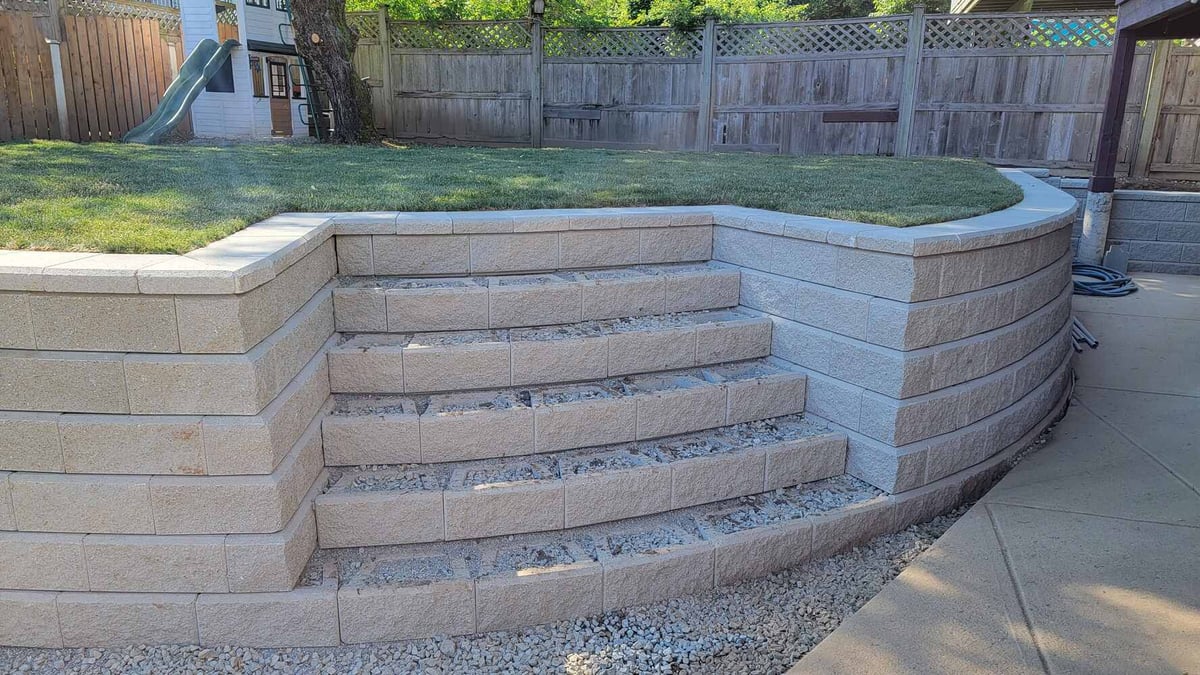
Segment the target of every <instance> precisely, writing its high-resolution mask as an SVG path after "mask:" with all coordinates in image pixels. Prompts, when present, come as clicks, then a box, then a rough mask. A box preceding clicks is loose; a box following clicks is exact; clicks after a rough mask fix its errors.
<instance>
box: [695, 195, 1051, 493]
mask: <svg viewBox="0 0 1200 675" xmlns="http://www.w3.org/2000/svg"><path fill="white" fill-rule="evenodd" d="M1006 175H1008V177H1009V178H1010V179H1012V180H1014V181H1015V182H1017V183H1018V184H1019V185H1021V187H1022V188H1023V189H1024V190H1025V199H1024V201H1022V202H1021V203H1020V204H1018V205H1017V206H1014V207H1013V208H1010V209H1007V210H1005V211H1000V212H996V213H992V214H987V215H985V216H980V217H977V218H971V219H966V220H963V221H957V222H953V223H942V224H937V225H927V226H921V227H914V228H906V229H892V228H884V227H878V226H870V225H861V224H854V223H846V222H841V221H831V220H825V219H820V218H801V217H795V216H786V215H784V214H777V213H771V212H765V211H758V210H754V209H742V208H736V207H719V208H717V209H715V210H714V217H715V220H716V225H717V226H716V228H715V231H714V243H713V257H714V259H716V260H718V261H721V262H725V263H729V264H733V265H737V266H739V267H741V268H742V270H743V273H742V292H741V293H742V297H741V304H742V305H743V306H745V307H748V308H751V309H755V310H758V311H760V312H762V313H764V314H765V315H767V316H769V317H771V319H772V320H773V321H774V324H775V326H774V331H773V345H772V353H773V355H774V356H776V357H778V358H781V359H784V360H787V361H790V362H792V363H795V364H797V365H799V366H801V367H802V368H804V369H805V371H806V372H807V374H808V375H809V392H808V406H807V411H808V413H809V414H811V415H815V416H819V417H821V418H824V419H826V420H828V421H829V422H831V423H832V424H834V425H835V427H836V428H839V429H840V430H842V431H844V432H845V433H846V434H847V435H848V436H849V438H850V452H849V457H848V460H847V471H848V472H849V473H851V474H852V475H854V476H857V477H859V478H861V479H863V480H866V481H868V482H870V483H872V484H874V485H876V486H877V487H879V488H881V489H883V490H886V491H888V492H894V493H896V492H904V491H907V490H913V489H916V488H919V487H921V486H923V485H926V484H929V483H932V482H934V481H936V480H938V479H940V478H942V477H944V476H948V475H950V474H953V473H955V472H956V471H959V470H961V469H964V468H966V467H969V466H972V465H974V464H977V463H979V462H981V461H984V460H985V459H987V458H988V457H990V456H992V455H994V454H995V453H997V452H1000V451H1001V450H1002V449H1004V448H1005V447H1007V446H1008V445H1009V444H1010V443H1012V442H1013V440H1014V438H1016V437H1019V436H1020V435H1021V434H1023V433H1025V432H1026V431H1028V430H1029V429H1030V428H1032V427H1033V425H1035V424H1036V423H1037V422H1038V420H1040V419H1042V418H1043V417H1044V416H1045V415H1046V412H1047V410H1049V408H1050V406H1052V405H1053V403H1054V401H1055V400H1057V398H1058V394H1061V392H1062V391H1063V389H1064V387H1065V386H1066V384H1067V383H1066V376H1065V375H1064V373H1066V369H1067V364H1068V362H1069V360H1070V356H1071V349H1070V344H1069V330H1068V326H1069V323H1070V320H1071V316H1070V301H1071V289H1070V258H1071V252H1070V232H1071V230H1070V223H1071V222H1072V219H1073V217H1074V216H1073V214H1074V202H1073V200H1072V199H1071V198H1070V197H1068V196H1067V195H1065V194H1063V193H1062V192H1060V191H1058V190H1054V189H1052V188H1050V187H1048V186H1046V185H1045V184H1043V183H1041V182H1040V181H1038V180H1037V179H1036V178H1033V177H1031V176H1029V175H1027V174H1024V173H1022V172H1017V171H1011V172H1007V173H1006ZM1014 433H1015V436H1014Z"/></svg>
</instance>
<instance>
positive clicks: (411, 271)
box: [339, 235, 471, 276]
mask: <svg viewBox="0 0 1200 675" xmlns="http://www.w3.org/2000/svg"><path fill="white" fill-rule="evenodd" d="M372 239H373V242H372V247H373V253H374V263H375V264H374V269H373V270H372V271H371V272H351V274H396V275H401V276H420V275H424V274H466V273H467V272H469V271H470V264H471V262H470V251H471V249H470V244H469V242H468V240H467V237H465V236H457V235H455V236H437V235H432V236H386V235H385V236H376V237H372ZM339 249H340V237H339ZM342 273H343V274H345V273H346V272H344V271H343V272H342Z"/></svg>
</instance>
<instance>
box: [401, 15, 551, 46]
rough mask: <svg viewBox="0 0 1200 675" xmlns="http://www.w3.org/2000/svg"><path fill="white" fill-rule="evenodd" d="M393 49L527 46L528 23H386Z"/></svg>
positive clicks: (528, 37)
mask: <svg viewBox="0 0 1200 675" xmlns="http://www.w3.org/2000/svg"><path fill="white" fill-rule="evenodd" d="M388 32H389V33H390V34H391V36H392V47H394V48H396V49H438V50H442V49H444V50H454V51H464V52H472V51H503V50H513V49H529V48H530V32H529V24H528V23H526V22H524V21H471V22H452V23H438V24H432V23H418V22H410V21H398V22H391V23H389V24H388Z"/></svg>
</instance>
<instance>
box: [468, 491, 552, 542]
mask: <svg viewBox="0 0 1200 675" xmlns="http://www.w3.org/2000/svg"><path fill="white" fill-rule="evenodd" d="M445 500H446V539H449V540H454V539H475V538H480V537H498V536H502V535H506V534H515V533H518V532H540V531H544V530H554V529H561V528H562V526H563V487H562V484H561V483H559V482H557V481H554V482H550V483H545V484H532V483H531V484H524V485H521V484H503V483H498V484H495V485H486V486H476V487H475V488H474V489H471V490H449V491H447V492H446V493H445Z"/></svg>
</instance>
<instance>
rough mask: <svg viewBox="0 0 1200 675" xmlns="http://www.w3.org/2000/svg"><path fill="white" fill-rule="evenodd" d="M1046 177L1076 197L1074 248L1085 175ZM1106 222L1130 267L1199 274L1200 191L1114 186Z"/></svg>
mask: <svg viewBox="0 0 1200 675" xmlns="http://www.w3.org/2000/svg"><path fill="white" fill-rule="evenodd" d="M1046 181H1047V182H1048V183H1050V184H1051V185H1054V186H1055V187H1058V188H1060V189H1061V190H1063V191H1064V192H1066V193H1067V194H1069V195H1071V196H1072V197H1075V198H1076V199H1077V200H1079V203H1080V210H1079V212H1078V214H1076V218H1075V223H1074V226H1073V229H1072V234H1071V246H1072V248H1074V247H1075V244H1076V243H1077V242H1078V240H1079V233H1080V230H1081V228H1082V227H1083V207H1082V204H1083V198H1084V196H1085V195H1086V194H1087V181H1085V180H1083V179H1080V178H1047V179H1046ZM1108 227H1109V230H1108V244H1109V245H1110V246H1112V245H1117V246H1120V247H1121V248H1122V249H1123V250H1124V251H1125V254H1126V255H1128V256H1129V270H1130V271H1131V272H1162V273H1165V274H1200V193H1195V192H1159V191H1155V190H1117V191H1116V192H1115V193H1114V195H1113V212H1112V220H1111V221H1110V223H1109V226H1108Z"/></svg>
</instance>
